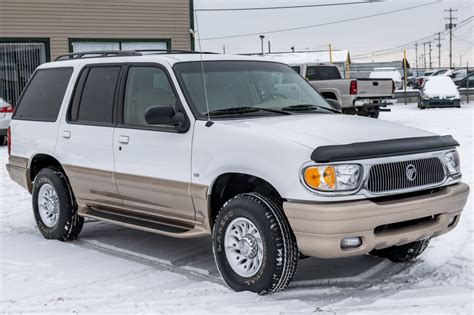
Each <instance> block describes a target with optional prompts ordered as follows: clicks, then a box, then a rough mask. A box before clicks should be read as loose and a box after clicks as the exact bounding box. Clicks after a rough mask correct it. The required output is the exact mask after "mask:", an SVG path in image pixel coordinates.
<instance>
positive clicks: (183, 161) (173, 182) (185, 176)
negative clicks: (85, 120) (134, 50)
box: [114, 64, 195, 221]
mask: <svg viewBox="0 0 474 315" xmlns="http://www.w3.org/2000/svg"><path fill="white" fill-rule="evenodd" d="M124 78H125V82H123V85H122V89H123V95H122V97H121V102H120V103H121V106H119V115H118V117H119V118H118V119H119V124H118V125H117V127H116V128H115V132H114V157H115V175H114V177H115V182H116V184H117V187H118V190H119V192H120V194H121V196H122V199H123V203H124V206H125V207H127V208H128V209H129V210H130V211H135V212H138V213H141V214H148V215H156V216H160V217H162V218H166V219H177V220H183V221H188V220H190V221H193V220H194V218H195V214H194V207H193V203H192V199H191V196H190V182H191V142H192V129H189V130H187V132H182V131H181V132H178V130H177V129H176V128H175V127H173V126H170V125H169V126H167V125H149V124H147V123H146V121H145V111H146V110H147V109H148V108H149V107H150V106H156V105H171V106H172V107H173V108H174V110H175V111H180V112H182V113H183V114H185V113H184V110H183V109H182V107H181V105H180V102H179V99H178V97H177V94H176V91H175V89H174V87H173V83H172V81H171V80H170V77H169V73H168V71H167V70H166V69H165V68H164V67H162V66H160V65H157V64H136V65H129V66H128V67H127V69H126V71H125V74H124Z"/></svg>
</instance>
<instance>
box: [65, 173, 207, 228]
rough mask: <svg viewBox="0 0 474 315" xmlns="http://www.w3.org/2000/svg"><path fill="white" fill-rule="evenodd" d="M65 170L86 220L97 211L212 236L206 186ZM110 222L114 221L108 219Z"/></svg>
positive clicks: (133, 176) (127, 175)
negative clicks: (187, 228)
mask: <svg viewBox="0 0 474 315" xmlns="http://www.w3.org/2000/svg"><path fill="white" fill-rule="evenodd" d="M63 167H64V170H65V172H66V174H67V176H68V178H69V181H70V184H71V186H72V189H73V191H74V194H75V197H76V200H77V203H78V205H79V212H80V214H83V215H85V216H86V215H87V214H88V213H90V211H88V210H87V209H88V208H94V209H95V210H101V211H104V212H105V211H106V212H108V213H111V212H116V213H121V214H123V215H124V216H127V217H129V218H133V217H137V218H141V219H143V220H148V221H153V222H159V223H160V224H161V223H162V224H168V225H173V223H174V225H176V226H180V227H190V228H191V230H194V229H198V230H199V231H201V232H200V233H198V234H202V235H205V234H209V233H210V226H209V219H208V207H207V199H208V198H207V191H208V187H207V186H203V185H197V184H192V183H185V182H179V181H170V180H164V179H159V178H152V177H146V176H136V175H131V174H122V173H113V172H110V171H102V170H95V169H90V168H84V167H77V166H71V165H64V166H63ZM108 221H113V220H112V219H110V218H109V219H108ZM117 223H120V222H117ZM123 225H127V226H130V224H123ZM134 227H136V228H140V226H134ZM143 229H146V228H144V227H143ZM146 230H150V228H147V229H146ZM156 232H157V233H159V232H160V231H156ZM195 232H197V231H195ZM162 234H167V233H162ZM194 234H196V233H186V235H189V237H191V236H198V235H194ZM183 237H185V236H184V234H183Z"/></svg>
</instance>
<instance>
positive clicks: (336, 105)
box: [326, 98, 342, 113]
mask: <svg viewBox="0 0 474 315" xmlns="http://www.w3.org/2000/svg"><path fill="white" fill-rule="evenodd" d="M326 102H327V103H328V104H329V105H331V107H332V108H334V109H335V110H337V111H338V112H339V113H342V105H341V103H339V102H338V101H336V100H333V99H332V98H327V99H326Z"/></svg>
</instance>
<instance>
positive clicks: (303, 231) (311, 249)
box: [283, 183, 469, 258]
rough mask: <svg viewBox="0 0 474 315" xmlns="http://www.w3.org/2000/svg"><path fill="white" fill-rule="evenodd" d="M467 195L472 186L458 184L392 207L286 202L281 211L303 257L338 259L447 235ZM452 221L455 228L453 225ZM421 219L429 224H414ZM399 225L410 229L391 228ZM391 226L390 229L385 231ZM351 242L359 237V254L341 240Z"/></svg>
mask: <svg viewBox="0 0 474 315" xmlns="http://www.w3.org/2000/svg"><path fill="white" fill-rule="evenodd" d="M468 195H469V186H468V185H466V184H464V183H459V184H455V185H452V186H448V187H445V188H444V189H442V190H441V191H438V192H435V193H432V194H425V195H421V196H414V197H405V198H402V199H391V200H388V201H377V200H357V201H349V202H334V203H297V202H285V203H284V204H283V208H284V211H285V214H286V216H287V218H288V220H289V222H290V225H291V227H292V229H293V232H294V234H295V236H296V240H297V243H298V247H299V250H300V251H301V253H303V254H304V255H306V256H314V257H320V258H336V257H348V256H356V255H362V254H366V253H369V252H370V251H372V250H373V249H381V248H387V247H391V246H398V245H403V244H407V243H411V242H414V241H417V240H422V239H427V238H431V237H436V236H439V235H441V234H443V233H446V232H448V231H449V230H451V229H453V228H454V227H455V226H456V225H457V223H458V222H459V216H460V214H461V211H462V209H463V208H464V206H465V204H466V201H467V197H468ZM454 217H455V220H454V222H452V223H451V224H449V223H450V220H451V219H452V218H454ZM421 218H427V220H426V221H422V220H417V221H412V220H416V219H421ZM428 219H429V220H428ZM408 221H411V222H408ZM400 222H405V223H406V224H397V225H393V224H395V223H400ZM389 224H390V225H392V226H391V228H388V229H385V230H383V229H381V227H384V226H386V225H389ZM348 237H361V238H362V244H361V245H360V246H359V247H357V248H350V249H343V248H341V240H342V239H344V238H348Z"/></svg>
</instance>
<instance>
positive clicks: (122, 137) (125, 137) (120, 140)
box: [118, 136, 129, 144]
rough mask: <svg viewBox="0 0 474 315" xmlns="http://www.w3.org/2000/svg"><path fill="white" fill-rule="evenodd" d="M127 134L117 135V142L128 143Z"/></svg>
mask: <svg viewBox="0 0 474 315" xmlns="http://www.w3.org/2000/svg"><path fill="white" fill-rule="evenodd" d="M128 140H129V138H128V136H119V140H118V142H119V143H121V144H128Z"/></svg>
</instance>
